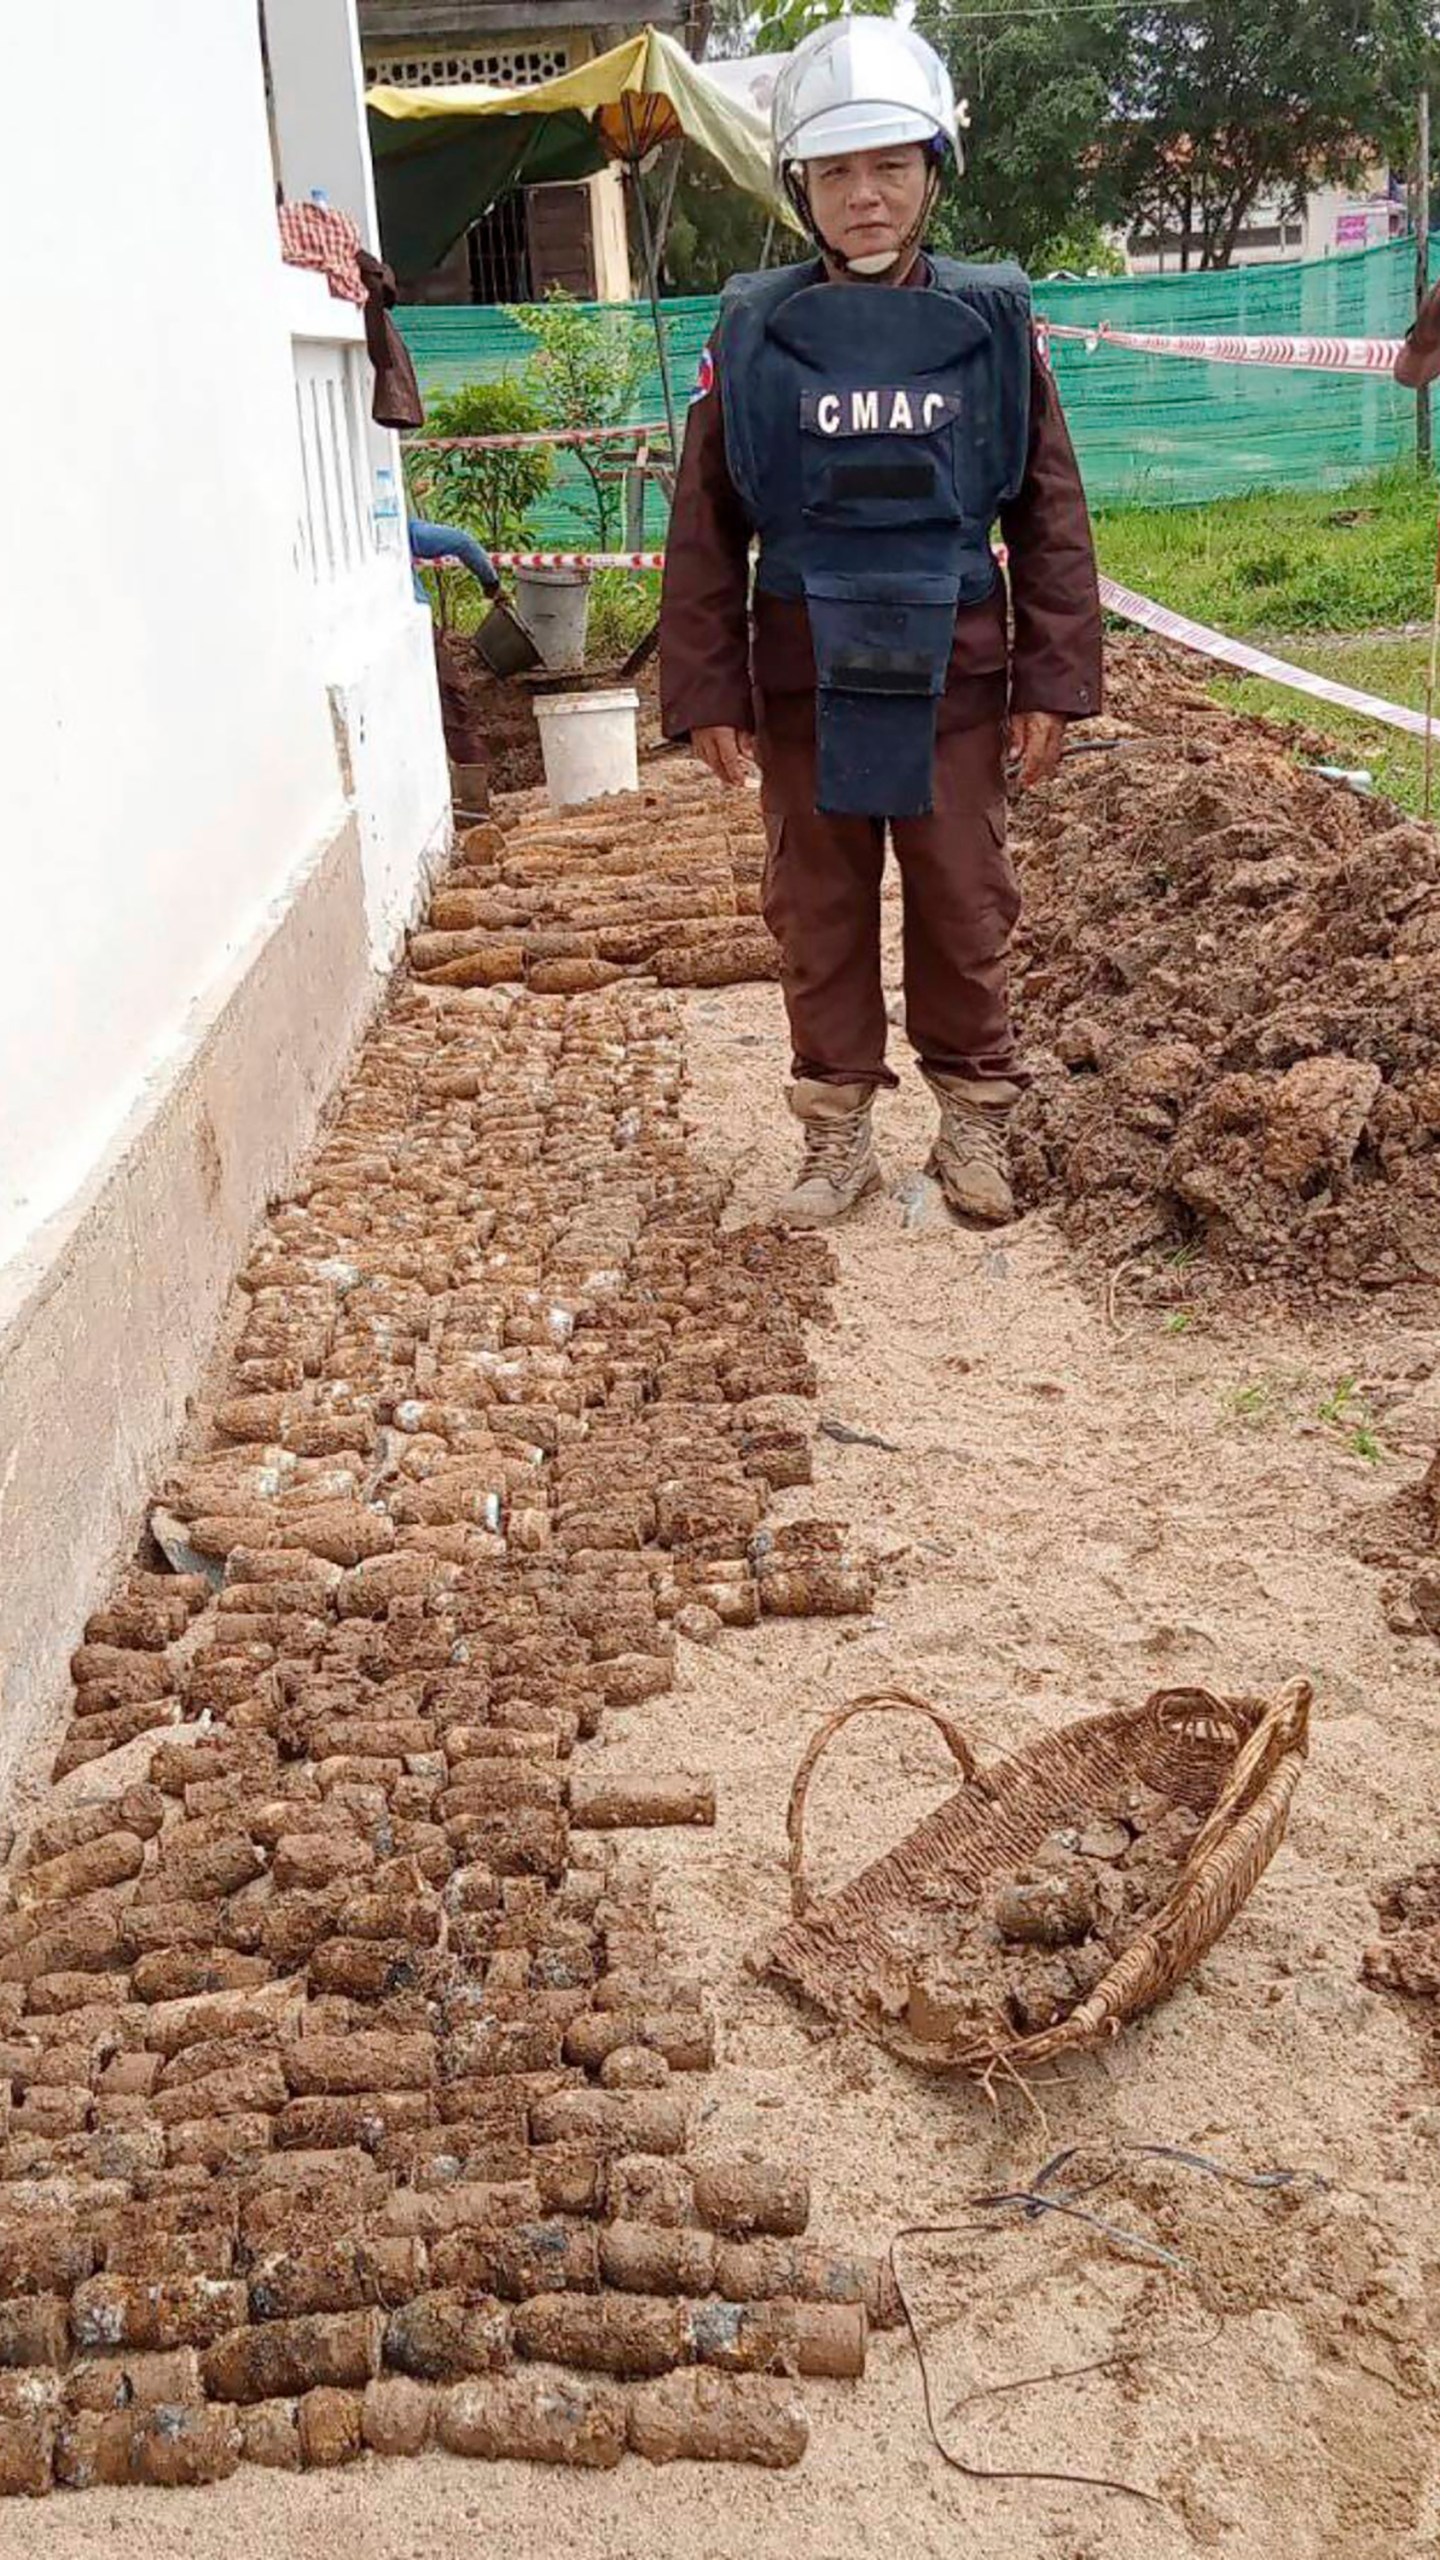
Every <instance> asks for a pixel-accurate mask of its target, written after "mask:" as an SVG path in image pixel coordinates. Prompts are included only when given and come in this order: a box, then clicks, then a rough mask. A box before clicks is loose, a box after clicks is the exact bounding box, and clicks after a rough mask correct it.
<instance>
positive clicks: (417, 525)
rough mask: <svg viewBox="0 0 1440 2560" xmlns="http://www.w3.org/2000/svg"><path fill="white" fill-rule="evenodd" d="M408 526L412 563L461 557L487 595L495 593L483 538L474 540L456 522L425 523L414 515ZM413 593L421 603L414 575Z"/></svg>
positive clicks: (421, 590) (493, 569) (496, 583)
mask: <svg viewBox="0 0 1440 2560" xmlns="http://www.w3.org/2000/svg"><path fill="white" fill-rule="evenodd" d="M409 530H410V558H411V561H412V563H413V562H415V561H417V560H463V562H464V564H465V566H466V568H467V569H468V570H470V572H471V574H472V575H473V576H474V577H477V578H478V579H479V581H480V584H481V586H482V587H483V588H484V590H485V593H486V594H487V596H493V595H494V594H495V592H496V590H497V589H498V587H499V584H500V579H499V575H498V573H497V570H496V567H495V563H494V561H493V560H492V559H491V557H490V554H489V552H488V551H487V550H486V548H485V546H484V544H483V542H477V541H476V539H475V536H474V534H473V533H466V531H465V530H464V527H463V526H462V525H458V524H426V523H425V522H424V521H423V520H422V519H421V518H420V517H418V516H412V517H411V518H410V527H409ZM415 593H416V596H417V598H418V599H419V601H420V603H421V604H423V603H424V601H425V590H424V588H423V587H422V585H421V583H420V580H419V578H418V577H417V578H416V580H415Z"/></svg>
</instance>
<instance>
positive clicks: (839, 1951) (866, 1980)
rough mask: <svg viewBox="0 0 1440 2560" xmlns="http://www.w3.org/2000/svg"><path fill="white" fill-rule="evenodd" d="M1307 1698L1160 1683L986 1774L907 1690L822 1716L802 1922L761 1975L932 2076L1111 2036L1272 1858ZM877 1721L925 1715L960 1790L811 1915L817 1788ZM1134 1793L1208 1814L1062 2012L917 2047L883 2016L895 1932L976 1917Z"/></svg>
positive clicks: (807, 1777)
mask: <svg viewBox="0 0 1440 2560" xmlns="http://www.w3.org/2000/svg"><path fill="white" fill-rule="evenodd" d="M1310 1701H1311V1690H1310V1687H1309V1684H1308V1682H1306V1681H1304V1680H1294V1681H1292V1682H1291V1683H1290V1684H1289V1686H1288V1687H1286V1688H1285V1689H1283V1690H1281V1691H1280V1693H1279V1695H1278V1696H1277V1697H1275V1698H1274V1699H1272V1700H1269V1701H1265V1700H1261V1699H1245V1698H1220V1697H1214V1696H1212V1695H1211V1693H1210V1692H1209V1691H1208V1690H1204V1689H1162V1690H1159V1691H1157V1692H1156V1694H1155V1695H1154V1696H1153V1697H1152V1698H1150V1699H1148V1700H1147V1701H1146V1703H1145V1705H1144V1706H1143V1707H1132V1708H1127V1709H1125V1710H1122V1711H1120V1712H1118V1713H1115V1714H1111V1715H1104V1716H1089V1717H1086V1718H1085V1719H1084V1720H1083V1721H1082V1722H1080V1723H1078V1724H1072V1725H1067V1726H1066V1727H1065V1729H1064V1730H1063V1731H1062V1732H1060V1733H1055V1734H1048V1735H1046V1736H1045V1738H1044V1739H1043V1740H1041V1741H1039V1742H1035V1743H1031V1744H1030V1745H1029V1746H1028V1747H1027V1749H1025V1750H1024V1751H1020V1752H1017V1753H1016V1754H1015V1756H1014V1757H1013V1758H1011V1759H1007V1760H997V1761H996V1762H994V1763H993V1764H992V1766H991V1767H990V1768H988V1769H985V1770H982V1769H980V1768H979V1766H978V1765H977V1763H976V1760H975V1756H974V1754H973V1752H972V1751H971V1749H970V1746H969V1744H968V1743H967V1741H966V1740H965V1737H964V1735H963V1734H962V1733H960V1732H959V1731H958V1730H957V1728H956V1726H955V1725H954V1724H953V1723H952V1722H951V1721H950V1718H949V1717H948V1716H945V1715H942V1714H941V1713H940V1711H939V1709H938V1708H937V1707H934V1706H931V1705H929V1704H928V1703H927V1702H926V1701H925V1700H924V1699H923V1698H912V1697H910V1696H908V1695H907V1694H906V1693H905V1692H904V1691H901V1690H891V1691H881V1692H879V1693H878V1694H876V1695H875V1696H873V1697H865V1698H856V1699H854V1700H853V1701H852V1702H851V1704H850V1705H849V1706H847V1707H842V1708H840V1709H839V1711H838V1712H837V1713H836V1714H835V1715H832V1716H830V1717H828V1718H827V1720H826V1722H825V1723H824V1724H823V1725H822V1726H821V1727H820V1730H819V1732H818V1733H817V1734H816V1735H815V1737H814V1739H813V1741H812V1742H811V1744H810V1747H809V1749H808V1750H807V1752H806V1753H805V1757H804V1759H803V1760H802V1761H801V1763H800V1767H799V1769H798V1770H797V1771H796V1774H795V1783H794V1786H793V1788H792V1789H791V1794H790V1812H789V1825H788V1827H789V1836H790V1893H791V1902H792V1905H793V1909H794V1914H795V1916H794V1919H793V1921H792V1923H791V1925H790V1927H789V1928H787V1929H784V1930H782V1931H781V1933H780V1935H779V1937H777V1938H776V1939H775V1940H774V1941H773V1942H772V1943H771V1944H770V1945H769V1946H768V1947H767V1948H765V1949H764V1950H763V1951H762V1953H761V1954H760V1955H759V1957H758V1958H757V1959H756V1969H757V1970H758V1971H760V1972H763V1973H769V1974H773V1975H775V1976H776V1977H777V1978H778V1979H779V1980H780V1981H782V1982H784V1983H786V1984H787V1985H788V1986H789V1987H790V1988H791V1989H792V1990H794V1991H797V1992H799V1993H800V1994H801V1995H802V1996H803V1997H804V1998H805V1999H807V2000H811V2001H814V2002H815V2003H816V2004H817V2006H818V2007H820V2008H822V2009H824V2010H826V2011H828V2012H829V2014H830V2015H831V2016H832V2017H835V2018H838V2019H841V2020H843V2021H845V2022H846V2023H847V2024H850V2025H853V2026H858V2027H861V2028H863V2029H864V2030H865V2032H866V2033H867V2034H869V2035H872V2036H874V2037H875V2038H876V2039H877V2040H878V2041H879V2042H880V2043H882V2044H884V2045H886V2046H888V2047H889V2049H890V2051H891V2052H892V2053H896V2054H899V2055H900V2056H901V2057H902V2058H903V2059H904V2060H905V2061H907V2062H914V2063H918V2064H919V2065H921V2066H922V2067H923V2068H924V2069H927V2070H931V2071H957V2070H960V2071H969V2072H972V2073H974V2074H975V2075H976V2076H977V2077H978V2078H984V2077H986V2076H988V2075H989V2074H991V2073H992V2072H994V2071H996V2070H997V2069H1006V2068H1010V2069H1013V2070H1015V2071H1017V2072H1018V2071H1023V2070H1026V2069H1028V2068H1029V2067H1030V2066H1031V2065H1033V2064H1036V2063H1040V2062H1047V2061H1049V2060H1050V2059H1052V2057H1053V2056H1055V2055H1057V2054H1062V2053H1075V2052H1079V2051H1080V2050H1082V2049H1083V2048H1084V2047H1085V2046H1087V2045H1094V2044H1099V2043H1101V2042H1103V2041H1104V2040H1105V2039H1106V2038H1108V2037H1110V2036H1114V2035H1118V2033H1119V2031H1120V2029H1121V2027H1122V2026H1123V2025H1124V2023H1125V2020H1126V2019H1127V2018H1133V2017H1134V2016H1136V2015H1137V2013H1138V2012H1139V2011H1140V2010H1142V2009H1147V2008H1149V2007H1150V2006H1151V2004H1152V2003H1153V2002H1154V2001H1156V2000H1161V1999H1163V1998H1164V1996H1165V1994H1166V1993H1167V1992H1168V1991H1173V1989H1174V1988H1175V1985H1176V1983H1177V1982H1179V1981H1180V1980H1181V1979H1182V1978H1183V1977H1184V1975H1185V1974H1187V1973H1188V1972H1189V1971H1190V1969H1191V1967H1192V1965H1194V1964H1196V1963H1197V1962H1198V1961H1199V1959H1200V1957H1201V1956H1202V1955H1203V1954H1204V1953H1205V1951H1206V1949H1207V1947H1212V1946H1213V1945H1214V1943H1215V1941H1216V1939H1217V1938H1218V1937H1219V1936H1220V1935H1221V1933H1222V1932H1223V1931H1224V1930H1225V1929H1227V1928H1228V1927H1229V1925H1230V1922H1231V1921H1232V1920H1233V1919H1234V1917H1235V1914H1236V1912H1237V1911H1238V1910H1239V1908H1240V1906H1241V1904H1242V1903H1243V1902H1244V1901H1245V1899H1246V1897H1247V1895H1248V1894H1249V1893H1250V1891H1251V1889H1252V1887H1253V1886H1254V1885H1255V1883H1256V1881H1257V1879H1258V1878H1259V1877H1260V1876H1261V1875H1262V1874H1263V1873H1264V1870H1265V1868H1266V1866H1267V1865H1268V1864H1269V1862H1270V1859H1271V1858H1272V1857H1273V1856H1274V1853H1275V1851H1276V1849H1277V1848H1278V1846H1279V1844H1280V1841H1281V1839H1282V1837H1283V1836H1284V1831H1285V1823H1286V1818H1287V1816H1288V1814H1289V1810H1290V1799H1291V1797H1292V1796H1293V1795H1294V1792H1295V1788H1296V1785H1297V1782H1298V1780H1299V1776H1300V1771H1301V1767H1302V1765H1303V1762H1304V1758H1305V1752H1306V1748H1307V1743H1308V1735H1309V1721H1310ZM877 1712H878V1713H882V1714H894V1713H896V1712H904V1713H913V1714H918V1715H924V1716H928V1717H929V1719H930V1722H931V1723H932V1724H933V1725H935V1726H937V1727H938V1729H939V1731H940V1733H941V1734H942V1735H943V1736H944V1738H945V1741H946V1742H947V1743H948V1745H949V1747H950V1750H951V1752H952V1754H953V1756H954V1758H955V1760H956V1762H957V1763H958V1765H959V1768H960V1770H961V1772H962V1774H963V1776H964V1778H965V1780H966V1784H965V1785H964V1786H963V1787H961V1788H960V1789H959V1790H958V1791H957V1793H956V1794H954V1795H953V1796H949V1797H947V1798H946V1800H945V1802H944V1803H943V1804H942V1805H939V1806H937V1808H936V1810H935V1811H934V1812H933V1813H932V1814H929V1815H927V1817H926V1819H925V1821H923V1822H922V1823H919V1824H917V1826H916V1828H915V1829H914V1830H913V1831H911V1832H909V1833H908V1834H907V1836H906V1837H905V1839H903V1840H902V1841H901V1842H900V1843H899V1845H898V1847H896V1848H894V1849H892V1850H891V1851H890V1852H889V1854H888V1855H887V1856H886V1857H883V1858H880V1859H877V1860H876V1862H875V1864H874V1865H873V1866H870V1867H867V1868H866V1869H865V1871H864V1873H863V1874H862V1875H859V1876H857V1877H856V1879H855V1881H854V1883H853V1884H849V1885H847V1886H846V1887H845V1889H844V1891H843V1892H841V1893H836V1894H832V1895H831V1896H829V1897H828V1899H826V1900H825V1901H823V1902H819V1903H815V1904H813V1905H812V1903H811V1900H810V1895H809V1892H808V1890H807V1887H806V1884H805V1878H804V1857H805V1805H806V1798H807V1796H808V1794H809V1791H810V1782H811V1780H812V1779H813V1777H814V1775H815V1771H816V1768H817V1766H818V1764H819V1762H820V1760H821V1758H822V1756H823V1754H824V1753H825V1751H826V1750H827V1749H828V1747H829V1745H830V1743H831V1742H832V1741H833V1740H834V1738H835V1735H836V1734H837V1733H838V1732H839V1731H840V1729H841V1727H842V1726H843V1725H845V1724H848V1723H849V1721H850V1719H851V1717H852V1716H858V1715H868V1714H873V1713H877ZM1136 1781H1138V1782H1139V1783H1141V1784H1142V1785H1144V1786H1146V1787H1148V1788H1151V1789H1153V1790H1154V1791H1155V1792H1156V1793H1157V1794H1159V1795H1162V1796H1165V1797H1167V1798H1168V1799H1169V1801H1170V1802H1171V1803H1172V1804H1174V1805H1186V1806H1188V1807H1189V1808H1190V1810H1191V1811H1192V1812H1194V1813H1198V1814H1199V1815H1201V1816H1202V1825H1201V1829H1200V1831H1199V1832H1198V1834H1197V1835H1196V1838H1195V1840H1194V1842H1193V1845H1192V1847H1191V1849H1190V1852H1189V1855H1188V1856H1187V1858H1186V1860H1185V1863H1184V1865H1183V1866H1182V1867H1181V1869H1180V1870H1179V1873H1178V1875H1177V1877H1176V1880H1175V1885H1174V1889H1173V1890H1172V1892H1171V1893H1170V1895H1169V1897H1168V1899H1167V1900H1166V1901H1165V1903H1164V1904H1163V1905H1162V1907H1161V1908H1160V1909H1159V1910H1158V1911H1157V1912H1155V1913H1154V1914H1153V1915H1152V1916H1151V1918H1150V1919H1149V1920H1147V1921H1145V1922H1144V1923H1143V1924H1142V1925H1141V1927H1140V1928H1139V1929H1138V1931H1137V1933H1136V1935H1135V1937H1134V1938H1133V1939H1132V1940H1131V1942H1130V1944H1129V1945H1128V1946H1127V1947H1126V1948H1125V1950H1124V1952H1123V1954H1121V1955H1120V1956H1118V1957H1117V1958H1116V1961H1115V1963H1114V1964H1113V1965H1112V1966H1111V1968H1110V1970H1109V1972H1108V1973H1107V1974H1106V1975H1105V1976H1104V1977H1103V1979H1102V1980H1101V1981H1100V1982H1099V1983H1098V1984H1097V1986H1096V1988H1095V1989H1094V1990H1093V1991H1092V1992H1090V1993H1089V1994H1088V1996H1087V1997H1086V1998H1085V1999H1083V2000H1082V2001H1080V2002H1079V2003H1078V2004H1077V2006H1076V2007H1075V2008H1074V2009H1072V2010H1071V2012H1070V2014H1069V2016H1068V2017H1066V2018H1063V2019H1061V2020H1060V2021H1059V2023H1058V2024H1056V2025H1054V2026H1050V2027H1046V2028H1045V2029H1044V2030H1043V2031H1042V2032H1041V2033H1039V2034H1034V2035H1025V2034H1021V2033H1020V2032H1018V2031H1017V2032H1015V2033H1014V2034H1013V2035H1012V2034H1008V2033H1005V2034H997V2035H995V2036H993V2037H991V2036H987V2037H985V2038H984V2039H983V2040H979V2041H966V2042H965V2043H963V2044H961V2043H959V2042H958V2041H955V2042H952V2043H950V2044H946V2043H943V2042H938V2041H937V2042H930V2041H922V2040H921V2039H920V2038H919V2037H917V2036H915V2035H913V2034H912V2033H911V2032H910V2031H909V2030H908V2029H907V2028H906V2026H905V2024H904V2022H903V2020H901V2019H897V2018H895V2017H893V2016H891V2015H889V2014H887V2012H886V2010H885V2008H884V2007H883V2005H882V2003H881V2000H880V1997H879V1991H880V1986H881V1984H882V1983H883V1982H884V1981H885V1980H886V1978H887V1976H890V1977H893V1973H894V1953H893V1949H892V1947H891V1944H890V1941H889V1938H888V1934H887V1923H892V1922H894V1923H898V1922H899V1921H901V1920H902V1919H903V1918H904V1916H905V1915H907V1914H913V1912H914V1909H915V1905H916V1902H917V1900H921V1899H923V1901H924V1902H925V1904H926V1905H927V1906H928V1907H930V1908H932V1909H933V1907H934V1906H935V1904H936V1902H937V1900H938V1901H941V1902H944V1901H945V1900H947V1899H952V1898H953V1901H954V1902H955V1903H956V1904H958V1905H961V1906H965V1907H968V1906H969V1905H970V1904H971V1903H972V1901H973V1899H974V1897H975V1895H976V1894H977V1893H978V1892H979V1891H980V1890H981V1889H982V1888H983V1887H984V1886H985V1885H986V1884H987V1883H988V1882H989V1881H990V1880H991V1879H992V1878H993V1877H995V1876H998V1875H1005V1874H1013V1873H1014V1871H1015V1869H1016V1868H1017V1867H1021V1866H1023V1865H1024V1864H1025V1862H1026V1861H1027V1860H1028V1859H1029V1858H1031V1857H1033V1856H1034V1854H1035V1852H1036V1850H1037V1849H1038V1848H1039V1847H1040V1845H1041V1843H1042V1841H1044V1840H1045V1839H1046V1838H1047V1837H1048V1835H1049V1834H1050V1833H1051V1832H1053V1831H1054V1830H1056V1829H1057V1828H1059V1827H1061V1826H1064V1825H1068V1824H1073V1823H1075V1822H1077V1821H1083V1820H1084V1819H1085V1818H1086V1817H1087V1815H1090V1814H1092V1813H1099V1812H1101V1811H1103V1810H1104V1809H1105V1807H1106V1806H1107V1805H1108V1804H1113V1803H1114V1801H1115V1799H1116V1797H1117V1795H1118V1793H1119V1792H1120V1790H1121V1789H1122V1788H1123V1787H1124V1786H1126V1785H1127V1784H1131V1783H1134V1782H1136Z"/></svg>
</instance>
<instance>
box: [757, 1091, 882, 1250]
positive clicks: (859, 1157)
mask: <svg viewBox="0 0 1440 2560" xmlns="http://www.w3.org/2000/svg"><path fill="white" fill-rule="evenodd" d="M786 1098H787V1100H788V1102H789V1105H790V1108H791V1110H792V1111H793V1112H794V1114H795V1117H796V1119H797V1120H798V1121H799V1122H800V1123H801V1125H802V1127H803V1128H804V1131H805V1154H804V1157H803V1159H802V1161H801V1165H800V1171H799V1173H798V1174H797V1175H796V1178H795V1182H794V1184H793V1186H792V1188H791V1189H790V1190H789V1191H787V1192H785V1193H784V1194H783V1195H782V1196H781V1198H780V1199H779V1200H777V1201H776V1203H775V1216H776V1218H777V1219H778V1220H779V1221H780V1223H781V1224H782V1225H783V1226H787V1227H828V1226H830V1225H831V1224H832V1223H833V1221H834V1220H835V1219H836V1218H843V1217H844V1216H845V1214H846V1212H847V1210H850V1209H853V1208H854V1206H855V1203H856V1201H857V1200H863V1199H864V1197H865V1194H866V1192H867V1191H873V1190H874V1189H875V1187H876V1184H877V1183H878V1182H879V1180H880V1167H879V1165H878V1164H877V1162H876V1160H875V1141H874V1138H873V1136H872V1135H871V1129H870V1110H871V1105H872V1104H873V1102H874V1100H875V1090H874V1087H873V1085H868V1084H816V1083H814V1082H812V1080H811V1079H810V1078H809V1077H803V1078H802V1079H801V1081H800V1082H799V1083H798V1084H792V1085H791V1087H790V1089H789V1093H788V1095H787V1097H786Z"/></svg>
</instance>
